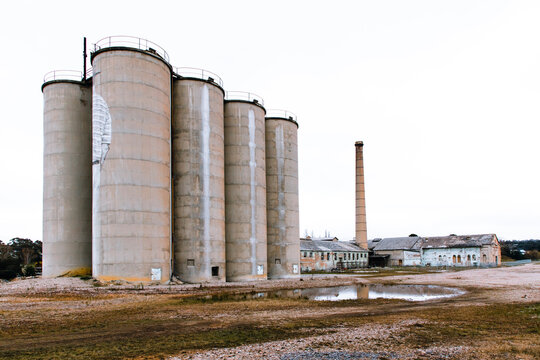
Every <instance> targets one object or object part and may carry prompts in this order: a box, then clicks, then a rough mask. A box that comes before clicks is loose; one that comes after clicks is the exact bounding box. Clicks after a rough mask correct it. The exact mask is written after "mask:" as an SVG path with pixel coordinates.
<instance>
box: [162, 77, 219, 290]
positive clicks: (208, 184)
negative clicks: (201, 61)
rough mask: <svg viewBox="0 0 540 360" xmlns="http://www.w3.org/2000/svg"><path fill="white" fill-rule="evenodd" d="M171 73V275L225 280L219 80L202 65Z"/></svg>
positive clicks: (202, 279) (201, 280)
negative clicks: (200, 68) (172, 75)
mask: <svg viewBox="0 0 540 360" xmlns="http://www.w3.org/2000/svg"><path fill="white" fill-rule="evenodd" d="M174 72H175V79H174V80H173V121H172V136H173V141H172V144H173V152H172V161H173V165H172V166H173V194H174V198H173V204H174V207H173V208H174V209H173V210H174V211H173V214H174V228H173V229H174V230H173V239H174V246H173V247H174V274H175V275H176V276H177V277H178V278H179V279H180V280H182V281H185V282H191V283H198V282H212V281H225V173H224V167H225V163H224V142H223V141H224V134H223V106H224V102H223V99H224V95H225V93H224V91H223V83H222V82H221V79H220V78H219V77H218V76H217V75H215V74H213V73H210V72H208V71H205V70H199V69H193V68H175V69H174Z"/></svg>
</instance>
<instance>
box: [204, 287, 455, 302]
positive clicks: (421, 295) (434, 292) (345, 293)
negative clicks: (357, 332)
mask: <svg viewBox="0 0 540 360" xmlns="http://www.w3.org/2000/svg"><path fill="white" fill-rule="evenodd" d="M463 294H465V291H463V290H460V289H456V288H451V287H444V286H437V285H381V284H372V285H348V286H336V287H323V288H310V289H294V290H278V291H270V292H256V293H250V294H220V295H208V296H206V297H205V298H206V299H211V300H246V299H257V298H304V299H309V300H316V301H340V300H356V299H401V300H407V301H427V300H434V299H442V298H450V297H454V296H459V295H463Z"/></svg>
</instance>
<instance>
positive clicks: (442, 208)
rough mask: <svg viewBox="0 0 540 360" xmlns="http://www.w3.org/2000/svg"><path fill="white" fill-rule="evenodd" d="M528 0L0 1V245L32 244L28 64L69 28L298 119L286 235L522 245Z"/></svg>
mask: <svg viewBox="0 0 540 360" xmlns="http://www.w3.org/2000/svg"><path fill="white" fill-rule="evenodd" d="M539 19H540V1H535V0H531V1H497V0H486V1H471V0H466V1H456V0H448V1H433V0H426V1H402V0H395V1H336V0H332V1H293V0H288V1H266V2H263V1H233V0H228V1H192V0H191V1H169V2H167V1H111V0H109V1H91V2H78V1H20V0H19V1H10V2H8V3H6V4H4V6H3V8H2V11H1V12H0V40H1V50H0V51H1V53H0V54H1V56H0V99H2V100H1V108H0V109H1V110H0V111H1V120H0V124H1V127H0V152H1V154H2V156H0V239H1V240H4V241H6V240H9V239H11V238H13V237H15V236H20V237H30V238H32V239H41V236H42V235H41V210H42V151H43V150H42V149H43V134H42V130H43V126H42V107H43V98H42V94H41V89H40V87H41V84H42V79H43V75H44V74H45V73H46V72H47V71H50V70H53V69H81V68H82V60H81V59H82V49H81V48H82V38H83V36H86V37H87V38H88V41H89V43H93V42H95V41H97V40H99V39H101V38H102V37H105V36H109V35H134V36H140V37H144V38H147V39H149V40H152V41H154V42H156V43H158V44H159V45H161V46H162V47H163V48H165V49H166V50H167V52H168V53H169V55H170V58H171V62H172V63H173V65H175V66H193V67H200V68H205V69H208V70H211V71H214V72H216V73H217V74H218V75H220V76H221V77H222V78H223V80H224V84H225V88H226V89H227V90H243V91H252V92H255V93H257V94H259V95H261V96H262V97H263V98H264V100H265V104H266V106H267V108H269V109H271V108H283V109H288V110H290V111H292V112H294V113H296V114H297V115H298V119H299V122H300V129H299V158H300V168H299V175H300V228H301V234H304V232H305V230H307V231H308V232H309V233H311V232H312V231H313V233H314V234H315V235H323V234H324V232H325V230H328V231H330V232H331V234H332V235H335V236H338V237H339V238H340V239H351V238H352V237H353V236H354V197H355V194H354V190H355V189H354V142H355V141H356V140H363V141H364V143H365V146H364V159H365V174H366V175H365V176H366V179H365V181H366V201H367V221H368V237H369V238H373V237H389V236H406V235H408V234H410V233H412V232H414V233H417V234H419V235H426V236H427V235H447V234H450V233H457V234H473V233H496V234H497V235H499V238H503V239H520V238H540V165H539V158H540V156H539V155H540V148H539V144H538V139H539V135H540V131H539V130H540V125H539V120H540V106H539V105H540V41H539V40H540V39H539V38H540V20H539Z"/></svg>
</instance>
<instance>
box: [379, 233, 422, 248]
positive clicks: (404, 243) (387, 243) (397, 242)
mask: <svg viewBox="0 0 540 360" xmlns="http://www.w3.org/2000/svg"><path fill="white" fill-rule="evenodd" d="M420 240H421V238H419V237H417V236H413V237H411V236H407V237H395V238H385V239H379V240H377V241H370V242H369V243H368V248H369V249H370V250H374V251H385V250H386V251H389V250H411V251H419V250H420V248H419V247H418V244H419V241H420Z"/></svg>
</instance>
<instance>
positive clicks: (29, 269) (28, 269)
mask: <svg viewBox="0 0 540 360" xmlns="http://www.w3.org/2000/svg"><path fill="white" fill-rule="evenodd" d="M22 273H23V275H24V276H36V267H35V266H34V265H32V264H28V265H24V266H23V268H22Z"/></svg>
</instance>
